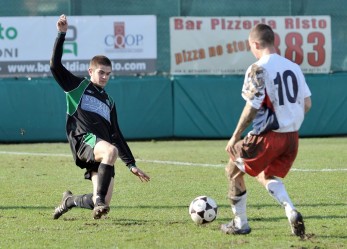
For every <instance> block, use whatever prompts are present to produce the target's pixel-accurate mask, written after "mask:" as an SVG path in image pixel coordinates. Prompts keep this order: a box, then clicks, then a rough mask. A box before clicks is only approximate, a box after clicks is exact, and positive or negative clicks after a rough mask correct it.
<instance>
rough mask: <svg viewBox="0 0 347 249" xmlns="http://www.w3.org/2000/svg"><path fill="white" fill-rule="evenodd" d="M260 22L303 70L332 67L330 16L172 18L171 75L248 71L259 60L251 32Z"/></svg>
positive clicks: (319, 70) (280, 49)
mask: <svg viewBox="0 0 347 249" xmlns="http://www.w3.org/2000/svg"><path fill="white" fill-rule="evenodd" d="M258 23H265V24H267V25H269V26H270V27H271V28H272V29H273V30H274V32H275V46H276V49H277V52H278V53H279V54H280V55H282V56H284V57H286V58H288V59H289V60H291V61H294V62H295V63H297V64H299V65H300V67H301V69H302V71H303V72H304V73H312V74H314V73H329V72H330V66H331V21H330V16H277V17H275V16H269V17H172V18H170V43H171V70H170V71H171V74H176V75H181V74H217V75H218V74H219V75H227V74H244V73H245V71H246V69H247V67H248V66H249V65H250V64H252V63H253V62H255V61H256V59H255V58H254V56H253V55H252V52H251V51H250V47H249V44H248V35H249V32H250V30H251V29H252V27H254V26H255V25H256V24H258Z"/></svg>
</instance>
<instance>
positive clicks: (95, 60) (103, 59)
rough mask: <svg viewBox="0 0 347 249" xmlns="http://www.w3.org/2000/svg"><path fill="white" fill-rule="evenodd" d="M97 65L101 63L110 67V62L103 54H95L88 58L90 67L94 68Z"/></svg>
mask: <svg viewBox="0 0 347 249" xmlns="http://www.w3.org/2000/svg"><path fill="white" fill-rule="evenodd" d="M98 65H103V66H108V67H112V63H111V61H110V59H109V58H107V57H106V56H104V55H95V56H94V57H93V58H92V59H91V60H90V67H91V68H95V67H97V66H98Z"/></svg>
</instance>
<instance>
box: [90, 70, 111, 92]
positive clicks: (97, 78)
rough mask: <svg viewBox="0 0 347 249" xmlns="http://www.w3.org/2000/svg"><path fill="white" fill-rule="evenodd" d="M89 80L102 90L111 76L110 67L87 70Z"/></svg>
mask: <svg viewBox="0 0 347 249" xmlns="http://www.w3.org/2000/svg"><path fill="white" fill-rule="evenodd" d="M89 75H90V80H91V81H92V82H93V83H94V84H96V85H97V86H99V87H102V88H104V87H105V86H106V85H107V82H108V80H109V79H110V76H111V67H109V66H104V65H99V66H97V67H96V68H89Z"/></svg>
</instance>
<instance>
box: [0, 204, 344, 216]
mask: <svg viewBox="0 0 347 249" xmlns="http://www.w3.org/2000/svg"><path fill="white" fill-rule="evenodd" d="M298 206H299V207H337V206H341V207H345V206H346V204H345V203H319V204H300V205H298ZM110 207H111V208H112V209H132V208H133V209H137V208H140V209H153V208H156V209H183V208H184V209H185V208H188V207H189V205H138V206H136V205H134V206H117V205H111V206H110ZM266 207H280V206H279V204H277V203H274V204H248V205H247V208H266ZM52 208H53V209H54V206H4V205H0V210H1V209H3V210H6V209H52ZM218 208H230V205H229V204H226V205H218ZM345 218H347V216H345Z"/></svg>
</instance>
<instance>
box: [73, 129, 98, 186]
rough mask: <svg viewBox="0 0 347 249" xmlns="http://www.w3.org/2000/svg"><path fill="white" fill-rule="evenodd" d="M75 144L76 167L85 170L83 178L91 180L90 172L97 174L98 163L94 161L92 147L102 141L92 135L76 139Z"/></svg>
mask: <svg viewBox="0 0 347 249" xmlns="http://www.w3.org/2000/svg"><path fill="white" fill-rule="evenodd" d="M76 139H77V141H76V142H77V143H76V145H77V146H76V157H75V158H76V165H77V166H79V167H80V168H85V169H86V172H85V174H84V178H85V179H87V180H91V176H92V174H91V173H92V172H98V168H99V165H100V162H97V161H95V157H94V147H95V145H96V144H97V143H98V142H100V141H102V139H100V138H98V137H96V135H94V134H92V133H88V134H85V135H83V136H80V137H77V138H76Z"/></svg>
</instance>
